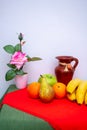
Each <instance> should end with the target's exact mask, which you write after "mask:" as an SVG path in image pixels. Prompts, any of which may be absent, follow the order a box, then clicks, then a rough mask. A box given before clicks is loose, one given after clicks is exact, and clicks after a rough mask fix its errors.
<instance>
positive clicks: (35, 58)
mask: <svg viewBox="0 0 87 130" xmlns="http://www.w3.org/2000/svg"><path fill="white" fill-rule="evenodd" d="M27 59H28V61H37V60H42V59H41V58H39V57H32V58H30V57H29V56H27Z"/></svg>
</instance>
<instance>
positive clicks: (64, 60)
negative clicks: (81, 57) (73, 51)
mask: <svg viewBox="0 0 87 130" xmlns="http://www.w3.org/2000/svg"><path fill="white" fill-rule="evenodd" d="M56 59H57V60H58V61H59V65H58V66H57V67H56V68H55V74H56V77H57V80H58V82H62V83H64V84H66V85H67V84H68V82H69V81H70V80H71V79H72V77H73V74H74V71H75V68H76V67H77V65H78V62H79V61H78V59H77V58H75V57H73V56H57V57H56Z"/></svg>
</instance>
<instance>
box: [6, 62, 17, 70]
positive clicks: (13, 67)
mask: <svg viewBox="0 0 87 130" xmlns="http://www.w3.org/2000/svg"><path fill="white" fill-rule="evenodd" d="M7 66H8V67H10V68H12V69H15V68H16V66H15V65H12V64H9V63H8V64H7Z"/></svg>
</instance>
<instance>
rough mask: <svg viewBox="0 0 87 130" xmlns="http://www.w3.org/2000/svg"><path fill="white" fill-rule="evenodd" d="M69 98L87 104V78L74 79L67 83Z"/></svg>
mask: <svg viewBox="0 0 87 130" xmlns="http://www.w3.org/2000/svg"><path fill="white" fill-rule="evenodd" d="M66 90H67V98H68V99H69V100H71V101H76V102H77V103H78V104H83V103H84V104H87V80H80V79H79V78H76V79H72V80H71V81H70V82H69V83H68V84H67V88H66Z"/></svg>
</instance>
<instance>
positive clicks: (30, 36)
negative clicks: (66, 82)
mask: <svg viewBox="0 0 87 130" xmlns="http://www.w3.org/2000/svg"><path fill="white" fill-rule="evenodd" d="M20 32H22V33H24V39H25V40H26V44H25V46H24V48H23V50H24V52H26V53H27V54H29V55H30V56H32V57H33V56H39V57H41V58H43V60H42V61H38V62H31V63H27V64H26V65H25V70H27V72H28V73H29V82H32V81H37V79H38V77H39V75H40V74H42V73H53V74H54V69H55V67H56V66H57V60H56V59H55V57H56V56H58V55H72V56H75V57H77V58H78V59H79V65H78V67H77V68H76V71H75V74H74V77H79V78H81V79H87V54H86V53H87V0H0V62H1V63H0V97H2V95H3V94H4V92H5V91H6V89H7V88H8V86H9V85H10V84H12V83H14V80H12V81H9V82H6V81H5V79H4V77H5V73H6V71H7V70H8V67H7V65H6V64H7V63H8V62H9V60H10V55H8V54H7V53H6V52H5V51H4V50H3V46H5V45H7V44H16V43H18V39H17V33H20Z"/></svg>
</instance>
